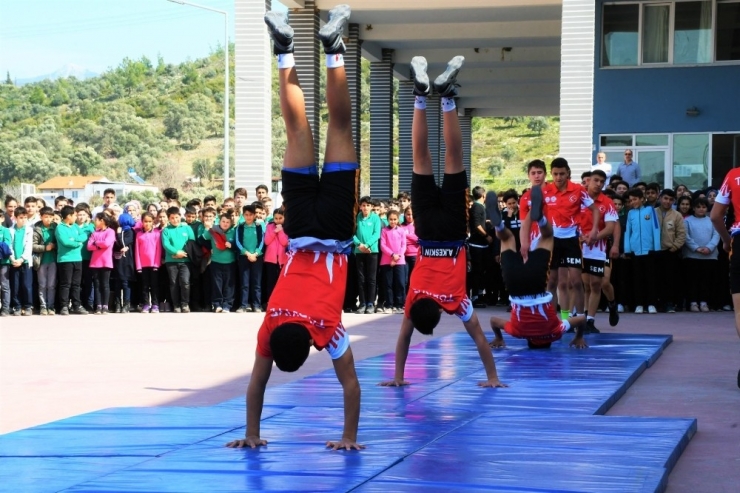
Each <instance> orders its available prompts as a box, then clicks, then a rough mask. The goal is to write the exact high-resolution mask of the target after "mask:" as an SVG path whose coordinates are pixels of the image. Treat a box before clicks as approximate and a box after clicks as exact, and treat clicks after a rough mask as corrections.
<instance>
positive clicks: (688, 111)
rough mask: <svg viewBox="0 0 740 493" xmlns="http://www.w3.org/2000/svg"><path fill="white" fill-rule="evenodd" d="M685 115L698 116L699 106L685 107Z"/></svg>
mask: <svg viewBox="0 0 740 493" xmlns="http://www.w3.org/2000/svg"><path fill="white" fill-rule="evenodd" d="M686 116H699V108H697V107H696V106H692V107H691V108H687V109H686Z"/></svg>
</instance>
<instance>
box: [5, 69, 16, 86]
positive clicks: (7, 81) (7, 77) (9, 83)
mask: <svg viewBox="0 0 740 493" xmlns="http://www.w3.org/2000/svg"><path fill="white" fill-rule="evenodd" d="M5 83H6V84H8V85H9V86H12V85H14V84H13V79H11V78H10V70H8V72H7V75H6V76H5Z"/></svg>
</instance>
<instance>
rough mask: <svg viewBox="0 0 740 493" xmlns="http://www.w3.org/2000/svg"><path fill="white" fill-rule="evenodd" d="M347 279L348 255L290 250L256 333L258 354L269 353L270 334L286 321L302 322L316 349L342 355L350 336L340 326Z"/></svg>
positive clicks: (269, 356) (270, 353)
mask: <svg viewBox="0 0 740 493" xmlns="http://www.w3.org/2000/svg"><path fill="white" fill-rule="evenodd" d="M346 283H347V255H345V254H340V253H326V252H311V251H297V252H291V253H289V254H288V260H287V262H286V263H285V267H283V270H282V272H281V273H280V277H279V278H278V282H277V284H276V285H275V289H274V291H273V292H272V295H271V296H270V301H269V303H268V305H267V312H266V313H265V318H264V320H263V321H262V326H261V327H260V329H259V332H258V333H257V352H258V353H259V354H260V356H263V357H265V358H271V357H272V351H271V350H270V334H271V333H272V331H273V330H275V328H276V327H277V326H279V325H282V324H285V323H298V324H300V325H303V326H304V327H306V329H308V331H309V333H310V334H311V338H312V339H313V341H314V347H315V348H316V349H318V350H319V351H320V350H322V349H324V348H326V350H327V351H328V352H329V354H331V356H332V358H333V359H336V358H338V357H339V356H341V355H342V354H343V353H344V351H346V349H347V347H349V337H348V336H347V333H346V331H345V330H344V327H343V326H342V306H343V305H344V292H345V286H346Z"/></svg>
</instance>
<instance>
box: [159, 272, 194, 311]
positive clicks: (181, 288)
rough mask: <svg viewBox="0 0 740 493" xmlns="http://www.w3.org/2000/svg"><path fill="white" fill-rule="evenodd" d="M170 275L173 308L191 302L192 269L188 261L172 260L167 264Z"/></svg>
mask: <svg viewBox="0 0 740 493" xmlns="http://www.w3.org/2000/svg"><path fill="white" fill-rule="evenodd" d="M165 266H166V267H167V274H168V275H169V277H170V295H171V296H172V308H173V309H174V308H180V307H181V306H182V305H189V304H190V269H189V268H188V264H187V262H170V263H168V264H165Z"/></svg>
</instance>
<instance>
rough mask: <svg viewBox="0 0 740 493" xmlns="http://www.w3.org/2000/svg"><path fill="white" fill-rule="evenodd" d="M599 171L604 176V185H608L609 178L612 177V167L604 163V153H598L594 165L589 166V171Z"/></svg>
mask: <svg viewBox="0 0 740 493" xmlns="http://www.w3.org/2000/svg"><path fill="white" fill-rule="evenodd" d="M597 169H599V170H601V171H603V172H604V174H606V181H605V182H604V185H605V186H606V184H607V183H609V178H611V177H612V165H611V164H609V163H607V162H606V153H605V152H599V153H597V154H596V164H594V165H592V166H591V171H596V170H597Z"/></svg>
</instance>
